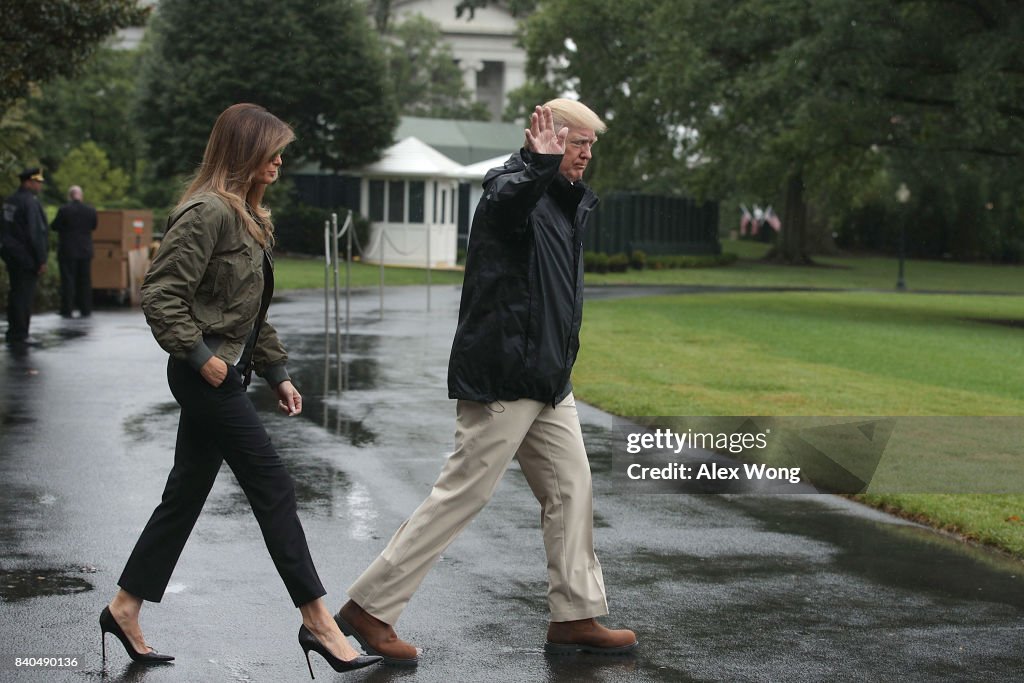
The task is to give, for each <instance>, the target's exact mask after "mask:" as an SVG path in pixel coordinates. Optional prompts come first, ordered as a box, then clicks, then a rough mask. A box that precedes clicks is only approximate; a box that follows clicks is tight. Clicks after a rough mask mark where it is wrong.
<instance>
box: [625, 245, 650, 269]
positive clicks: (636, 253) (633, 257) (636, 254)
mask: <svg viewBox="0 0 1024 683" xmlns="http://www.w3.org/2000/svg"><path fill="white" fill-rule="evenodd" d="M646 265H647V254H645V253H644V252H642V251H640V250H639V249H634V250H633V253H632V254H630V255H629V267H630V268H632V269H633V270H643V269H644V267H645V266H646Z"/></svg>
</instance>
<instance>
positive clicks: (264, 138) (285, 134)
mask: <svg viewBox="0 0 1024 683" xmlns="http://www.w3.org/2000/svg"><path fill="white" fill-rule="evenodd" d="M294 139H295V133H294V132H293V131H292V129H291V127H290V126H289V125H288V124H287V123H285V122H284V121H282V120H281V119H279V118H277V117H276V116H274V115H273V114H271V113H270V112H269V111H267V110H266V109H264V108H263V107H261V106H259V105H258V104H248V103H241V104H234V105H231V106H230V107H228V108H227V109H225V110H224V111H223V112H221V114H220V116H218V117H217V121H216V123H214V124H213V130H212V131H210V139H209V140H208V141H207V143H206V151H205V152H204V153H203V163H202V164H200V166H199V169H198V170H197V171H196V174H195V177H193V178H192V181H191V182H190V183H189V186H188V189H186V190H185V193H184V194H183V195H182V196H181V200H180V201H179V202H178V207H179V208H180V207H182V206H184V205H185V204H186V203H187V202H188V200H189V199H191V198H192V197H193V196H195V195H197V194H200V193H203V192H208V193H212V194H215V195H217V196H219V197H220V198H221V199H223V200H224V201H225V202H226V203H227V204H228V205H229V206H230V207H231V208H232V209H234V211H235V213H236V214H238V217H239V219H241V220H242V222H243V223H244V225H245V226H246V228H247V229H248V230H249V233H250V234H252V236H253V237H254V238H255V239H256V241H258V242H259V243H260V245H261V246H263V247H267V246H268V245H271V244H273V242H274V224H273V223H272V222H271V220H270V210H269V209H267V207H265V206H263V205H262V202H263V193H264V191H265V190H266V188H267V186H266V185H263V184H255V183H253V179H254V178H255V177H256V173H257V172H258V171H260V170H262V169H263V167H264V166H266V164H267V162H268V161H269V160H270V159H272V158H273V156H274V155H275V154H276V153H278V152H280V151H281V150H282V149H284V147H285V146H286V145H288V143H290V142H291V141H292V140H294ZM247 204H248V207H249V208H248V210H247V209H246V205H247ZM250 212H251V214H250Z"/></svg>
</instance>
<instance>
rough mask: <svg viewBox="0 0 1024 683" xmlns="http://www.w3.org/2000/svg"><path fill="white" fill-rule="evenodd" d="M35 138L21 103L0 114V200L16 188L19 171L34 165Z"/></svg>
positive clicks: (36, 131) (36, 140)
mask: <svg viewBox="0 0 1024 683" xmlns="http://www.w3.org/2000/svg"><path fill="white" fill-rule="evenodd" d="M39 135H40V133H39V128H38V127H37V126H36V125H34V124H33V123H32V122H31V120H30V119H29V116H28V111H27V107H26V104H25V101H24V100H18V101H17V102H15V103H14V104H13V105H11V106H10V107H8V108H7V111H5V112H4V113H3V114H0V197H6V196H8V195H9V194H11V193H12V192H14V191H15V190H16V189H18V174H19V173H21V170H22V169H23V168H25V167H27V166H32V165H34V164H36V163H38V161H39V156H38V154H37V153H36V145H37V143H38V141H39ZM44 172H45V168H44Z"/></svg>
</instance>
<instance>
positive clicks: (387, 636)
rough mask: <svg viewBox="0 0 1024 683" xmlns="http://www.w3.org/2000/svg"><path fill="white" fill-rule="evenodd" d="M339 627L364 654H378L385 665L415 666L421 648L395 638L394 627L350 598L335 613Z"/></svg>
mask: <svg viewBox="0 0 1024 683" xmlns="http://www.w3.org/2000/svg"><path fill="white" fill-rule="evenodd" d="M334 621H336V622H337V623H338V628H340V629H341V632H342V633H344V634H345V635H346V636H353V637H354V638H355V639H356V640H358V641H359V644H360V645H362V646H363V649H364V650H366V654H369V655H380V656H381V657H383V658H384V663H385V664H391V665H393V666H416V665H417V664H419V661H420V649H419V648H418V647H413V646H412V645H410V644H409V643H407V642H405V641H404V640H402V639H401V638H399V637H398V634H397V633H395V629H393V628H391V626H389V625H388V624H385V623H384V622H383V621H381V620H380V619H378V618H377V617H375V616H373V615H372V614H370V613H369V612H367V611H366V610H364V609H363V608H362V607H360V606H359V605H357V604H356V603H355V602H353V601H351V600H349V601H348V602H346V603H345V604H344V605H342V607H341V609H340V610H338V613H337V614H335V615H334Z"/></svg>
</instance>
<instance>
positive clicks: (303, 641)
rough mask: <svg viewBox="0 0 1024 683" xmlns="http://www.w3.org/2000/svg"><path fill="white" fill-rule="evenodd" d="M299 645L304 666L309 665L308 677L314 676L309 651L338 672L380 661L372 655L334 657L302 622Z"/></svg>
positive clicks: (353, 669)
mask: <svg viewBox="0 0 1024 683" xmlns="http://www.w3.org/2000/svg"><path fill="white" fill-rule="evenodd" d="M299 647H301V648H302V652H303V653H304V654H305V655H306V666H308V667H309V677H310V678H316V676H314V675H313V665H312V664H311V663H310V661H309V651H310V650H312V651H313V652H316V653H317V654H319V655H320V656H321V657H323V658H324V660H325V661H326V662H327V663H328V664H330V665H331V668H332V669H334V670H335V671H338V672H344V671H355V670H356V669H362V668H363V667H367V666H371V665H373V664H376V663H377V662H379V661H381V659H382V657H377V656H374V655H359V656H358V657H354V658H352V659H349V660H347V661H346V660H344V659H339V658H338V657H335V656H334V655H333V654H331V652H330V651H329V650H328V649H327V647H326V646H324V644H323V643H321V642H320V639H319V638H317V637H316V636H315V635H313V632H312V631H310V630H309V629H308V628H306V625H305V624H303V625H302V626H300V627H299Z"/></svg>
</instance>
